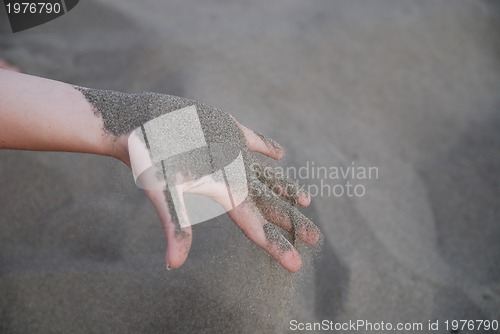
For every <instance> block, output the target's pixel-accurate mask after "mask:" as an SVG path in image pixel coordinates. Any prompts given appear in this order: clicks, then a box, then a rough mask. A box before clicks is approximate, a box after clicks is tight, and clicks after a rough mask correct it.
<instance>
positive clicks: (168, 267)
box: [167, 262, 170, 270]
mask: <svg viewBox="0 0 500 334" xmlns="http://www.w3.org/2000/svg"><path fill="white" fill-rule="evenodd" d="M167 270H170V265H169V264H168V262H167Z"/></svg>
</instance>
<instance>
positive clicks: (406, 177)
mask: <svg viewBox="0 0 500 334" xmlns="http://www.w3.org/2000/svg"><path fill="white" fill-rule="evenodd" d="M1 10H2V12H1V13H0V17H1V18H2V22H1V28H0V31H2V33H0V57H5V58H6V59H8V60H9V61H11V62H13V63H15V64H16V65H18V66H20V67H21V68H22V69H23V70H24V71H25V72H27V73H30V74H35V75H40V76H45V77H50V78H54V79H58V80H63V81H67V82H71V83H75V84H78V85H82V86H89V87H96V88H107V89H115V90H120V91H126V92H139V91H155V92H164V93H169V94H174V95H181V96H186V97H191V98H195V99H199V100H202V101H204V102H207V103H209V104H212V105H215V106H218V107H221V108H223V109H225V110H227V111H229V112H230V113H232V114H233V115H234V116H235V117H237V118H238V119H239V120H240V121H242V123H244V124H246V125H248V126H249V127H252V128H254V129H257V130H259V131H260V132H263V133H266V134H269V135H270V136H272V137H274V138H275V139H276V140H278V141H279V142H280V143H282V144H283V145H284V146H286V147H287V149H288V158H287V161H286V164H287V165H288V166H297V167H300V166H304V165H305V164H306V162H307V161H309V162H314V163H315V164H316V165H321V166H349V165H352V162H355V164H356V165H358V166H367V167H368V166H375V167H377V168H378V170H379V178H378V179H371V180H361V181H358V183H361V184H363V185H364V186H365V188H366V194H365V195H364V196H363V197H347V196H343V197H335V196H316V197H315V198H314V201H313V204H312V206H311V207H310V208H309V209H308V210H306V212H307V214H308V215H309V216H310V217H311V218H312V219H313V220H314V221H315V222H316V223H317V224H318V225H319V226H320V227H321V229H322V230H323V231H324V233H325V243H324V247H323V250H322V252H321V253H320V254H319V256H318V257H317V259H316V265H315V266H314V268H312V267H309V265H306V268H305V270H303V271H302V273H301V274H299V275H291V274H288V273H286V272H284V270H282V269H281V268H279V266H278V265H277V264H275V263H274V262H273V261H272V260H271V259H270V258H269V257H268V256H267V255H266V254H265V253H264V252H262V251H260V250H258V249H257V247H256V246H254V245H252V244H251V243H250V242H249V241H247V240H246V239H245V238H244V236H243V235H242V234H241V233H240V232H239V230H238V229H237V228H236V227H235V226H234V225H233V224H232V223H231V222H230V221H229V220H228V219H227V218H226V217H220V218H218V219H215V220H213V221H210V222H207V223H203V224H200V225H197V226H196V227H195V228H194V242H193V249H192V251H191V255H190V257H189V258H188V261H187V263H186V264H185V266H184V267H183V268H182V269H180V270H177V271H173V272H167V271H166V270H165V269H164V263H163V254H164V253H163V252H164V240H163V236H162V232H161V228H160V225H159V223H158V222H157V218H156V216H155V213H154V210H153V207H152V206H151V205H150V204H149V203H148V202H147V200H146V199H145V197H144V196H143V194H142V193H141V191H140V190H139V189H136V188H135V186H134V184H133V181H132V178H131V175H130V173H129V172H128V171H127V169H126V168H125V167H124V166H121V165H120V164H119V163H117V162H114V161H111V160H110V159H107V158H103V157H96V156H83V155H75V154H64V153H34V152H10V151H4V152H0V170H1V172H2V174H1V175H2V176H1V181H0V184H1V187H0V231H1V232H0V296H1V297H0V332H1V333H34V332H37V333H70V332H71V333H103V332H115V333H138V332H141V333H159V332H169V333H173V332H179V333H184V332H195V331H198V332H203V331H208V332H220V333H234V332H240V333H251V332H264V331H265V332H286V331H287V328H288V322H289V321H290V320H291V319H297V320H299V321H309V322H312V321H318V320H322V319H329V320H333V321H337V322H342V321H349V320H357V319H365V320H368V321H371V322H380V321H385V322H393V323H396V322H422V323H424V324H427V321H428V320H437V319H439V320H441V321H444V320H446V319H448V320H451V319H498V320H500V224H499V222H500V206H499V203H500V202H499V201H500V178H499V171H500V153H499V149H500V132H499V126H500V94H499V92H500V66H499V65H500V39H499V38H498V37H499V36H498V32H499V30H500V21H499V19H500V6H499V5H498V3H497V2H495V1H492V0H490V1H486V0H484V1H481V0H477V1H472V0H471V1H462V0H455V1H430V0H429V1H427V0H424V1H408V0H397V1H396V0H391V1H389V0H377V1H373V0H366V1H352V0H344V1H326V0H325V1H298V0H290V1H283V2H269V1H262V0H257V1H252V2H248V3H246V4H243V3H239V4H236V3H233V2H227V1H215V0H211V1H180V0H178V1H170V2H168V3H167V4H165V3H164V2H163V1H158V0H144V1H132V0H127V1H123V0H113V1H106V2H105V1H91V0H88V1H81V2H80V4H79V5H78V6H77V7H76V8H75V9H73V10H72V11H71V12H70V13H68V14H67V15H65V16H63V17H61V18H59V19H57V20H55V21H53V22H51V23H48V24H46V25H43V26H41V27H38V28H35V29H31V30H28V31H25V32H21V33H17V34H15V35H13V34H11V33H10V32H9V30H8V27H7V25H6V22H5V20H4V18H5V13H4V12H3V8H2V9H1ZM326 182H327V183H329V184H331V185H333V184H336V183H337V182H339V180H326ZM302 183H304V184H313V185H314V184H320V180H318V179H314V180H303V181H302ZM299 247H300V248H301V249H303V250H304V252H305V253H306V254H309V252H310V250H309V249H307V248H305V247H304V246H302V245H299ZM305 257H306V259H308V261H307V262H309V260H310V258H311V256H309V255H306V256H305ZM441 329H443V327H441ZM441 332H444V329H443V331H441ZM468 332H469V331H462V332H461V333H468ZM481 332H482V331H474V332H473V333H481Z"/></svg>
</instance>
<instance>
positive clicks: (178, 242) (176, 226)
mask: <svg viewBox="0 0 500 334" xmlns="http://www.w3.org/2000/svg"><path fill="white" fill-rule="evenodd" d="M145 192H146V195H147V196H148V198H149V199H150V201H151V202H152V203H153V205H154V206H155V209H156V212H157V213H158V216H159V217H160V221H161V223H162V226H163V231H164V233H165V239H166V240H167V250H166V254H165V261H166V265H167V269H169V270H170V269H176V268H179V267H180V266H181V265H182V264H183V263H184V262H185V261H186V258H187V256H188V254H189V250H190V248H191V241H192V230H191V227H190V226H188V227H185V228H182V227H181V226H180V223H179V219H178V216H177V214H171V213H172V212H175V207H174V206H173V203H172V199H171V194H170V192H169V191H159V190H145ZM179 214H187V212H186V213H184V212H180V213H179Z"/></svg>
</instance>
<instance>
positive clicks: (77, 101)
mask: <svg viewBox="0 0 500 334" xmlns="http://www.w3.org/2000/svg"><path fill="white" fill-rule="evenodd" d="M116 140H117V138H116V137H115V136H113V135H111V134H109V133H107V132H105V131H104V129H103V121H102V118H101V117H100V116H99V115H96V114H94V112H93V110H92V106H91V105H90V104H89V103H88V102H87V100H86V99H85V97H84V96H83V95H82V94H81V92H79V91H78V90H76V89H74V88H73V86H71V85H68V84H66V83H62V82H58V81H54V80H49V79H44V78H39V77H34V76H30V75H25V74H19V73H13V72H9V71H5V70H0V149H2V148H3V149H18V150H35V151H66V152H81V153H93V154H101V155H108V156H115V157H118V158H120V159H121V158H122V156H123V154H124V152H121V151H120V150H121V146H120V145H116ZM122 160H123V159H122Z"/></svg>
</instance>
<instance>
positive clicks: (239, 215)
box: [0, 69, 321, 272]
mask: <svg viewBox="0 0 500 334" xmlns="http://www.w3.org/2000/svg"><path fill="white" fill-rule="evenodd" d="M186 101H191V100H186ZM186 103H188V102H186ZM193 103H197V102H194V101H193ZM198 108H199V109H200V110H204V111H203V112H204V113H206V115H208V116H209V117H208V118H207V119H208V120H209V119H211V117H226V118H227V119H228V120H229V121H228V122H225V123H223V124H229V126H232V125H234V126H235V127H236V129H238V131H237V132H238V135H237V136H238V137H240V138H235V142H238V143H240V144H239V145H240V146H242V147H241V150H242V152H244V158H245V164H246V165H247V170H248V171H250V173H248V175H249V176H248V184H249V190H250V196H249V197H248V198H247V199H246V200H245V201H244V202H243V203H242V204H241V205H239V206H237V207H236V208H234V209H232V210H230V211H229V212H228V215H229V217H230V218H231V219H232V220H233V222H234V223H235V224H236V225H237V226H238V227H239V228H240V229H241V230H242V231H243V233H244V234H245V235H246V236H247V237H248V238H249V239H250V240H252V241H253V242H255V243H256V244H258V245H259V246H261V247H262V248H263V249H264V250H266V251H267V252H268V253H269V254H270V255H271V256H272V257H273V258H275V259H276V260H277V261H278V262H279V263H280V264H281V265H282V266H283V267H284V268H286V269H287V270H289V271H291V272H295V271H297V270H299V269H300V267H301V258H300V255H299V253H298V252H297V250H296V249H295V247H294V246H293V245H292V244H290V243H289V242H288V241H287V240H286V238H285V237H284V236H283V235H282V234H281V233H280V232H279V229H278V228H277V227H276V226H279V227H281V228H283V229H284V230H287V231H289V232H291V233H294V236H295V237H297V238H299V239H301V240H302V241H304V242H306V243H309V244H316V243H317V242H318V241H319V240H320V238H321V233H320V231H319V230H318V229H317V227H316V226H315V225H314V224H313V223H312V222H310V221H309V220H308V219H307V218H306V217H304V216H303V215H302V214H301V213H300V212H299V211H298V210H297V208H296V205H299V206H302V207H307V206H308V205H309V204H310V198H309V196H308V195H307V194H305V193H303V192H300V191H298V192H294V193H289V192H287V191H280V190H284V189H285V188H286V187H287V185H292V184H293V183H292V182H291V181H289V180H286V179H281V178H276V177H272V176H271V177H270V176H269V175H267V174H266V175H263V174H261V173H259V172H258V171H259V170H260V169H262V168H263V167H265V166H263V165H262V163H261V162H260V161H258V160H257V159H255V157H253V155H252V154H251V152H256V153H261V154H264V155H266V156H268V157H270V158H273V159H275V160H280V159H282V158H283V156H284V151H283V149H282V148H281V146H279V145H278V144H277V143H276V142H274V141H272V140H270V139H268V138H266V137H264V136H262V135H260V134H257V133H255V132H254V131H252V130H250V129H248V128H247V127H245V126H244V125H242V124H240V123H238V122H237V121H236V120H235V119H234V118H232V116H230V115H229V114H226V113H223V112H221V111H220V110H217V109H215V108H212V107H209V106H206V105H203V104H199V106H198ZM219 130H224V129H219ZM219 132H220V133H227V132H226V131H219ZM128 135H129V133H111V132H110V131H106V129H105V126H104V123H103V119H102V117H100V116H99V114H98V113H96V109H95V106H93V105H92V104H91V103H89V101H88V100H87V99H86V98H85V96H84V95H83V94H82V92H81V91H80V90H78V89H75V88H74V87H73V86H71V85H69V84H66V83H62V82H58V81H54V80H49V79H44V78H39V77H35V76H29V75H25V74H19V73H14V72H11V71H6V70H2V69H0V149H2V148H3V149H17V150H34V151H65V152H80V153H91V154H99V155H105V156H110V157H113V158H116V159H118V160H120V161H122V162H123V163H125V164H126V165H127V166H129V167H130V158H129V155H128V147H127V145H128V140H127V139H128ZM250 167H251V168H250ZM211 185H213V183H210V182H205V183H203V182H202V183H197V184H196V185H195V186H193V184H189V183H186V185H185V186H184V187H185V188H183V189H181V193H182V191H193V189H196V192H198V193H200V194H204V195H206V196H210V197H211V198H213V199H215V200H216V199H217V190H216V188H217V187H213V186H211ZM276 190H278V191H276ZM145 193H146V195H147V197H148V198H149V200H150V201H151V202H152V203H153V205H154V206H155V209H156V211H157V213H158V216H159V218H160V221H161V223H162V226H163V229H164V233H165V238H166V240H167V250H166V255H165V260H166V263H167V269H174V268H178V267H180V266H181V265H182V264H183V263H184V262H185V261H186V258H187V256H188V253H189V249H190V247H191V241H192V229H191V227H187V228H183V229H180V227H179V226H178V224H176V222H175V219H172V215H171V214H170V210H169V207H171V205H169V204H170V203H169V202H168V196H165V192H164V191H159V190H146V191H145Z"/></svg>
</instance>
